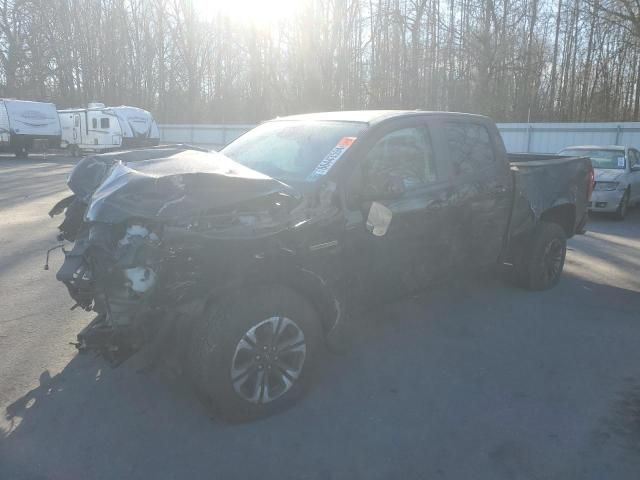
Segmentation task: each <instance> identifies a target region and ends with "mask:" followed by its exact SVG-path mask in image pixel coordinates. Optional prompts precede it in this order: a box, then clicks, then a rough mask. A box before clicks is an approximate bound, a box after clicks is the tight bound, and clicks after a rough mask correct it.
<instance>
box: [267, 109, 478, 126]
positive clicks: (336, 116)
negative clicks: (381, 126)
mask: <svg viewBox="0 0 640 480" xmlns="http://www.w3.org/2000/svg"><path fill="white" fill-rule="evenodd" d="M436 114H437V115H452V116H468V117H474V118H483V119H484V118H486V117H483V116H482V115H475V114H471V113H456V112H437V111H425V110H344V111H337V112H318V113H303V114H299V115H289V116H286V117H277V118H274V119H273V120H276V121H277V120H308V121H338V122H358V123H368V124H370V125H372V124H375V123H379V122H382V121H383V120H388V119H390V118H396V117H406V116H414V115H416V116H417V115H436Z"/></svg>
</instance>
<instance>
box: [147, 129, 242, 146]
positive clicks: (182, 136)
mask: <svg viewBox="0 0 640 480" xmlns="http://www.w3.org/2000/svg"><path fill="white" fill-rule="evenodd" d="M253 127H255V125H236V124H234V125H231V124H230V125H214V124H203V125H158V129H159V130H160V140H161V141H162V143H188V144H190V145H198V146H201V147H205V148H210V149H212V150H219V149H221V148H222V147H224V146H225V145H227V144H228V143H230V142H231V141H233V140H235V139H236V138H238V137H239V136H240V135H242V134H243V133H244V132H246V131H247V130H251V129H252V128H253Z"/></svg>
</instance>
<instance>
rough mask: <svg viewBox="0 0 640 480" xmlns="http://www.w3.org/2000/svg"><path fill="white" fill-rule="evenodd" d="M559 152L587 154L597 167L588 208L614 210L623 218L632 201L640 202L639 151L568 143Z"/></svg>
mask: <svg viewBox="0 0 640 480" xmlns="http://www.w3.org/2000/svg"><path fill="white" fill-rule="evenodd" d="M559 154H560V155H571V156H576V155H577V156H585V157H589V158H590V159H591V164H592V165H593V169H594V171H595V182H596V184H595V188H594V190H593V194H592V196H591V202H590V203H589V210H590V211H594V212H607V213H613V214H614V215H615V216H616V218H618V219H620V220H622V219H623V218H624V217H625V215H626V214H627V209H628V207H629V206H630V205H636V204H638V203H640V152H639V151H638V150H637V149H635V148H633V147H628V146H627V147H625V146H620V145H607V146H597V145H584V146H576V147H567V148H565V149H563V150H561V151H560V152H559Z"/></svg>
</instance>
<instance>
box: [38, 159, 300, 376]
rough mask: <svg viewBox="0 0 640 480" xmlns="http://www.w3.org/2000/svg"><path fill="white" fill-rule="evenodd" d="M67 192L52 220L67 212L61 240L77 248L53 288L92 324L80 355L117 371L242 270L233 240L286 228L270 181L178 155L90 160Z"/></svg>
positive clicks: (285, 197) (222, 163) (277, 187)
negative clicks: (59, 285)
mask: <svg viewBox="0 0 640 480" xmlns="http://www.w3.org/2000/svg"><path fill="white" fill-rule="evenodd" d="M68 184H69V187H70V188H71V190H72V191H73V192H74V194H73V195H72V196H70V197H67V198H66V199H63V200H62V201H60V202H59V203H58V204H57V205H56V206H55V207H54V208H53V209H52V210H51V212H50V215H51V216H54V215H56V214H60V213H63V212H65V219H64V221H63V222H62V224H61V225H60V226H59V230H60V233H59V235H58V238H59V239H60V240H68V241H71V242H74V244H73V248H72V249H71V250H67V251H65V260H64V263H63V265H62V266H61V268H60V269H59V271H58V273H57V275H56V278H57V279H58V280H59V281H61V282H63V283H64V284H65V285H66V287H67V289H68V291H69V294H70V296H71V297H72V299H73V301H74V302H75V305H74V306H73V307H72V308H77V307H80V308H82V309H84V310H86V311H93V312H95V313H96V314H97V316H96V317H95V319H94V320H93V321H92V322H91V323H90V324H89V325H88V326H87V327H86V328H85V329H83V330H82V331H81V332H80V333H79V334H78V341H77V343H76V346H77V348H78V349H79V350H80V351H95V352H98V353H100V354H101V355H102V356H104V358H105V359H107V360H108V361H109V362H111V363H112V364H116V365H117V364H119V363H121V362H123V361H124V360H126V359H127V358H128V357H130V356H131V355H132V354H133V353H135V352H137V351H138V350H139V349H140V348H141V347H142V346H143V345H146V344H149V343H153V342H155V341H157V339H158V337H159V336H161V335H163V334H164V335H165V336H166V334H168V333H170V331H171V327H170V326H171V325H172V324H174V323H175V321H176V319H179V318H185V317H188V316H189V315H193V314H194V312H195V311H198V309H199V308H200V309H201V307H202V305H203V299H204V296H205V295H206V292H207V289H209V288H212V285H213V284H215V283H220V282H221V280H222V279H221V278H216V276H222V275H223V272H225V271H227V270H228V269H229V266H230V265H231V264H233V263H234V262H235V263H238V262H239V260H238V259H237V257H239V256H240V255H236V253H237V250H238V248H235V247H234V245H237V242H236V241H235V240H237V238H240V237H242V235H245V236H246V237H248V238H250V239H255V238H259V237H260V233H261V232H262V233H265V232H266V233H272V232H274V231H277V230H279V229H283V228H286V226H287V225H288V221H287V220H288V216H287V212H288V211H289V209H288V207H287V208H285V210H286V211H283V204H286V203H287V202H289V203H291V202H290V200H291V198H292V197H291V196H290V195H289V194H288V193H286V192H284V191H286V190H287V188H286V186H285V185H284V184H281V183H279V182H277V181H275V180H273V179H271V178H270V177H265V176H262V175H261V174H258V173H257V172H253V171H251V170H248V169H246V168H244V167H242V166H240V165H237V164H234V163H233V162H232V161H231V160H229V159H227V158H226V157H223V156H221V155H218V154H212V153H204V152H199V151H195V150H191V149H184V148H174V149H168V150H167V149H166V148H164V149H163V148H157V149H146V150H141V151H132V152H124V153H118V154H107V155H98V156H95V157H87V158H85V159H84V160H82V162H80V163H79V164H78V165H77V166H76V168H75V169H74V171H73V172H72V174H71V176H70V178H69V182H68ZM278 210H280V212H278ZM220 244H224V245H225V254H224V255H220V254H217V253H216V251H219V248H218V247H219V245H220ZM227 246H228V247H227ZM217 248H218V249H217ZM234 255H235V257H234ZM200 311H201V310H200Z"/></svg>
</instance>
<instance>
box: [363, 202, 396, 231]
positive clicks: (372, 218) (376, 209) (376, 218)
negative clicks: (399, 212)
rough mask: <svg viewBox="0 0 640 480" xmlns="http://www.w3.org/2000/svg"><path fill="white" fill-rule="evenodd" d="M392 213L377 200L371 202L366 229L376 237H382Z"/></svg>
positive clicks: (387, 227) (389, 222)
mask: <svg viewBox="0 0 640 480" xmlns="http://www.w3.org/2000/svg"><path fill="white" fill-rule="evenodd" d="M392 217H393V213H392V212H391V210H389V209H388V208H387V207H385V206H384V205H382V204H381V203H378V202H371V207H370V208H369V215H367V230H369V231H370V232H371V233H373V234H374V235H375V236H376V237H382V236H383V235H385V234H386V233H387V230H388V229H389V224H391V218H392Z"/></svg>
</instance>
